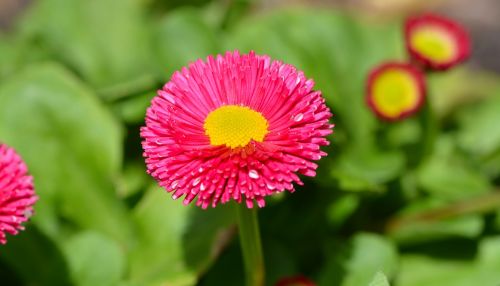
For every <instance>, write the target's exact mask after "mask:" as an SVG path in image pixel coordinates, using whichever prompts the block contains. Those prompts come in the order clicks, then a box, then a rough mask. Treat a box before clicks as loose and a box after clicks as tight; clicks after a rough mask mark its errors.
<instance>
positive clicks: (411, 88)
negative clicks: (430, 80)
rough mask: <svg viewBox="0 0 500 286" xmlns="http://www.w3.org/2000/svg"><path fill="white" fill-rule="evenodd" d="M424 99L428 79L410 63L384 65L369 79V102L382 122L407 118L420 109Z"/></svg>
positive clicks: (373, 72)
mask: <svg viewBox="0 0 500 286" xmlns="http://www.w3.org/2000/svg"><path fill="white" fill-rule="evenodd" d="M424 99H425V81H424V76H423V74H422V72H420V71H419V70H418V69H416V68H414V67H413V66H411V65H410V64H406V63H396V62H390V63H384V64H382V65H380V66H378V67H376V68H375V69H373V70H372V71H371V72H370V74H369V76H368V82H367V95H366V100H367V103H368V106H369V107H370V108H371V109H372V110H373V112H375V114H376V115H378V116H379V117H380V118H382V119H385V120H389V121H394V120H399V119H403V118H406V117H408V116H410V115H412V114H414V113H415V112H417V111H418V110H419V109H420V107H421V106H422V104H423V103H424Z"/></svg>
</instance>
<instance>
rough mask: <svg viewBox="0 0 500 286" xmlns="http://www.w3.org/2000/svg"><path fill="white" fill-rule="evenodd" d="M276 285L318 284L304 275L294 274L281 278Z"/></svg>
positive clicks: (298, 285)
mask: <svg viewBox="0 0 500 286" xmlns="http://www.w3.org/2000/svg"><path fill="white" fill-rule="evenodd" d="M275 286H316V284H315V283H314V282H312V281H311V280H309V279H307V278H306V277H304V276H294V277H287V278H283V279H281V280H280V281H278V283H276V285H275Z"/></svg>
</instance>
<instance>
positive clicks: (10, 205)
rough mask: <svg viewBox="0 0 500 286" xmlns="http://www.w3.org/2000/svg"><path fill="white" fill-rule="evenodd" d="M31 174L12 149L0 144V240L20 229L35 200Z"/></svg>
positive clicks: (1, 241)
mask: <svg viewBox="0 0 500 286" xmlns="http://www.w3.org/2000/svg"><path fill="white" fill-rule="evenodd" d="M37 199H38V198H37V196H36V195H35V191H34V189H33V178H32V177H31V176H30V175H29V174H28V170H27V167H26V164H25V163H24V162H23V161H22V159H21V158H20V157H19V155H18V154H17V153H16V152H15V151H14V149H12V148H10V147H8V146H6V145H4V144H0V244H5V243H6V242H7V238H6V234H11V235H16V234H18V232H19V231H21V230H23V229H24V227H23V226H22V223H24V222H26V221H27V220H28V219H29V217H30V216H31V214H32V212H33V205H34V204H35V202H36V201H37Z"/></svg>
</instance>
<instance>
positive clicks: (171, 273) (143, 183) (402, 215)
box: [0, 0, 500, 286]
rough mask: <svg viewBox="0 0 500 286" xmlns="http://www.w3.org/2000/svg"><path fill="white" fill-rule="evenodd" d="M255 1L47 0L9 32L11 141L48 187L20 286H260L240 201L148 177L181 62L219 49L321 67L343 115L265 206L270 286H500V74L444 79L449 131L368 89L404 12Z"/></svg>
mask: <svg viewBox="0 0 500 286" xmlns="http://www.w3.org/2000/svg"><path fill="white" fill-rule="evenodd" d="M257 6H258V4H257V3H256V2H255V1H242V0H240V1H170V2H168V1H167V2H165V1H152V0H150V1H145V0H144V1H139V0H72V1H67V0H43V1H34V3H33V4H32V6H31V7H29V9H28V10H27V11H26V13H25V14H24V15H23V17H22V18H21V19H19V21H18V22H17V23H16V25H15V27H14V29H13V31H10V32H9V33H4V34H3V35H0V141H3V142H5V143H7V144H9V145H11V146H13V147H14V148H16V149H17V150H18V151H19V153H20V154H21V155H22V156H23V158H24V159H25V160H26V162H27V164H28V166H29V169H30V171H31V172H32V174H33V176H34V177H35V184H36V190H37V193H38V194H39V196H40V200H39V202H38V203H37V205H36V215H34V216H33V219H32V221H31V222H30V223H29V224H28V225H27V230H26V231H25V232H23V233H21V234H20V235H18V236H16V237H10V238H9V243H8V244H7V245H5V246H2V247H0V276H1V279H2V282H1V284H2V285H7V286H10V285H40V286H42V285H43V286H45V285H46V286H54V285H77V286H86V285H93V286H100V285H102V286H107V285H110V286H114V285H123V286H149V285H151V286H153V285H179V286H181V285H203V286H215V285H216V286H221V285H231V286H234V285H242V284H243V279H242V276H243V273H242V265H241V257H240V253H239V248H238V241H237V239H235V235H236V228H235V225H234V223H235V213H234V210H233V209H232V206H231V205H228V206H222V207H220V208H217V209H211V210H207V211H202V210H199V209H197V208H196V207H195V206H189V207H185V206H183V205H182V204H181V203H180V202H177V201H172V200H171V198H170V196H169V195H167V194H166V193H165V192H164V191H162V190H161V189H159V188H158V187H156V186H155V183H154V182H153V181H152V180H151V179H150V178H149V176H148V175H147V174H146V173H145V167H144V164H143V161H142V158H141V147H140V138H139V131H138V128H139V126H140V125H141V124H143V118H144V114H145V110H146V108H147V106H148V105H149V101H150V100H151V98H152V97H153V96H154V95H155V90H157V89H159V88H160V87H161V86H162V84H163V83H164V82H166V81H167V80H168V79H169V77H170V75H171V74H172V72H173V71H175V70H177V69H179V68H181V67H182V66H184V65H186V64H188V63H189V62H190V61H194V60H196V59H197V58H204V57H206V56H207V55H209V54H215V53H222V52H224V51H226V50H234V49H239V50H240V51H242V52H248V51H250V50H255V51H256V52H257V53H263V54H269V55H270V56H272V57H273V58H274V59H278V60H282V61H285V62H288V63H291V64H294V65H296V66H297V67H298V68H299V69H302V70H304V72H305V74H306V75H307V76H308V77H310V78H313V79H314V80H315V82H316V88H317V89H320V90H322V91H323V94H324V96H325V97H326V99H327V103H328V105H329V106H330V107H331V108H332V110H333V112H334V114H335V117H334V118H333V122H334V123H335V124H336V127H335V133H334V135H332V136H331V140H332V145H331V146H330V147H328V148H327V151H328V153H329V157H327V158H326V159H324V160H322V161H321V162H320V165H321V166H320V169H319V174H318V177H317V178H316V179H314V180H311V179H308V180H306V184H305V187H301V188H299V190H298V191H297V192H296V193H295V194H293V195H285V198H278V199H275V200H274V199H269V200H268V206H267V207H266V208H265V209H262V210H261V212H260V218H261V228H262V236H263V240H264V241H263V243H264V251H265V259H266V263H267V265H266V272H267V283H268V285H272V284H273V283H275V282H276V281H277V280H278V279H280V278H282V277H284V276H292V275H297V274H303V275H306V276H308V277H311V279H313V280H315V281H317V283H318V284H319V285H325V286H331V285H345V286H347V285H349V286H362V285H371V286H386V285H389V281H390V282H391V284H390V285H396V286H414V285H415V286H417V285H427V286H442V285H464V286H469V285H481V286H497V285H499V283H500V272H499V269H500V198H499V196H498V193H497V192H498V190H496V191H495V188H496V187H495V186H496V185H498V183H499V182H500V128H499V127H498V124H499V122H500V100H499V99H500V97H499V92H500V81H499V80H498V79H499V78H498V77H497V75H494V74H489V73H485V72H482V71H479V70H474V71H471V70H469V69H467V68H466V67H465V68H459V69H457V70H456V71H451V72H447V73H443V74H435V75H432V76H430V77H429V82H430V98H429V100H430V101H431V103H432V104H433V106H434V110H433V111H434V112H435V113H436V115H437V121H436V122H434V124H435V126H434V128H435V129H436V130H437V134H436V143H435V145H434V148H433V149H431V150H430V151H431V152H430V154H425V152H422V150H421V149H422V148H424V147H423V146H422V138H423V137H424V131H425V130H424V128H426V127H425V126H424V125H422V121H421V120H420V119H421V118H419V117H418V116H417V117H415V118H410V119H408V120H407V121H404V122H400V123H394V124H387V123H383V122H380V121H379V120H378V119H376V118H375V117H374V116H373V115H372V114H371V112H370V111H369V110H368V108H367V107H366V105H365V102H364V81H365V78H366V75H367V72H368V71H369V70H370V68H371V67H372V66H374V65H376V64H378V63H380V62H382V61H384V60H389V59H394V60H402V59H404V58H405V52H404V47H403V42H402V34H401V33H402V31H401V19H385V20H380V19H378V20H377V19H373V18H367V17H362V16H359V15H354V14H351V13H347V12H344V11H332V10H327V9H322V10H320V9H313V8H308V7H297V8H289V9H280V10H273V11H265V12H260V11H257V12H256V9H255V8H256V7H257Z"/></svg>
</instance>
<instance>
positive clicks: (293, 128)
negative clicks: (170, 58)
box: [141, 51, 333, 208]
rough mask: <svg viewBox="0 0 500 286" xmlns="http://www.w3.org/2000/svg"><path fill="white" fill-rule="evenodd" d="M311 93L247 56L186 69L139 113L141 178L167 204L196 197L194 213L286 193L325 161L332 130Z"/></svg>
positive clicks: (284, 71)
mask: <svg viewBox="0 0 500 286" xmlns="http://www.w3.org/2000/svg"><path fill="white" fill-rule="evenodd" d="M313 85H314V83H313V81H312V80H310V79H307V78H306V77H305V76H304V74H303V73H302V72H300V71H298V70H296V69H295V68H294V67H293V66H291V65H288V64H283V63H281V62H279V61H272V60H271V59H270V58H269V57H268V56H259V55H256V54H254V53H253V52H251V53H250V54H243V55H242V54H240V53H238V52H237V51H236V52H228V53H226V54H225V55H218V56H216V57H212V56H209V57H208V58H207V60H206V61H202V60H198V61H196V62H194V63H192V64H190V65H189V67H187V68H186V67H185V68H183V69H182V70H181V71H178V72H175V73H174V74H173V76H172V78H171V80H170V81H169V82H168V83H166V84H165V85H164V87H163V89H162V90H159V91H158V96H156V97H155V98H154V99H153V100H152V103H151V106H150V108H149V109H148V111H147V115H146V126H145V127H142V128H141V136H142V138H143V143H142V146H143V149H144V156H145V158H146V165H147V168H148V172H149V173H150V174H151V175H152V176H153V177H154V178H155V179H156V180H157V181H158V182H159V184H160V185H161V186H162V187H164V188H165V189H166V190H167V191H168V192H171V193H172V197H173V198H174V199H177V198H180V197H184V200H183V201H184V204H189V203H190V202H191V201H193V200H194V199H195V198H197V201H196V205H198V206H200V207H202V208H206V207H208V206H209V205H211V206H213V207H215V206H216V205H217V204H218V203H225V202H228V201H230V200H235V201H237V202H242V201H244V202H245V203H246V205H247V206H248V207H249V208H251V207H253V205H254V202H257V204H258V206H259V207H262V206H264V204H265V200H264V197H266V196H268V195H271V194H274V193H276V192H282V191H284V190H288V191H294V185H293V183H297V184H302V182H301V180H300V178H299V177H298V175H297V174H302V175H306V176H315V174H316V172H315V170H316V168H317V164H315V163H314V162H313V161H316V160H319V159H320V158H321V157H322V156H325V155H326V153H325V152H323V151H321V150H320V147H321V146H325V145H328V144H329V142H328V141H327V139H326V138H325V136H327V135H328V134H330V133H331V132H332V127H333V125H331V124H330V123H329V122H328V120H329V118H330V117H331V116H332V114H331V113H330V110H329V109H328V107H327V106H326V105H325V100H324V98H323V97H322V96H321V92H319V91H314V90H313ZM209 115H210V116H209ZM207 117H209V118H208V120H207ZM224 142H225V143H224ZM215 144H218V145H215Z"/></svg>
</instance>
